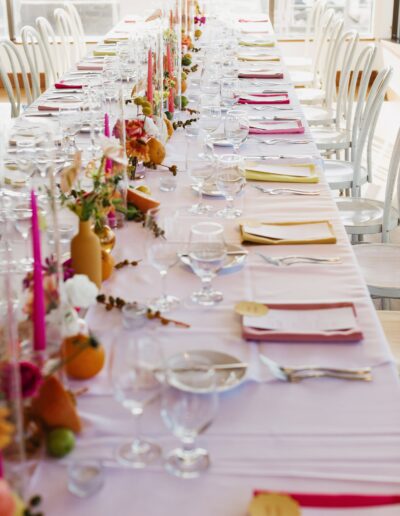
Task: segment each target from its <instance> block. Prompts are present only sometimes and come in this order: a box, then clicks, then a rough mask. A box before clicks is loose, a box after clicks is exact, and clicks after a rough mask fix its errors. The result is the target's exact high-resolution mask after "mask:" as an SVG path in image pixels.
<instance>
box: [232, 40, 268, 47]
mask: <svg viewBox="0 0 400 516" xmlns="http://www.w3.org/2000/svg"><path fill="white" fill-rule="evenodd" d="M239 45H240V46H242V47H274V46H275V41H264V42H261V43H258V42H256V41H239Z"/></svg>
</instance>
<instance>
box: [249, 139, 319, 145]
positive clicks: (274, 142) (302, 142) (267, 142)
mask: <svg viewBox="0 0 400 516" xmlns="http://www.w3.org/2000/svg"><path fill="white" fill-rule="evenodd" d="M257 141H259V142H260V143H265V145H279V144H281V143H288V144H293V145H306V144H307V143H312V140H289V139H287V138H286V139H282V140H279V139H278V138H271V139H269V140H257Z"/></svg>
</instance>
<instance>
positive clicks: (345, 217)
mask: <svg viewBox="0 0 400 516" xmlns="http://www.w3.org/2000/svg"><path fill="white" fill-rule="evenodd" d="M336 204H337V206H338V208H339V212H340V216H341V218H342V222H343V224H344V226H345V228H346V231H347V232H348V233H350V234H352V235H362V234H367V233H369V234H373V233H382V223H383V209H384V203H383V202H382V201H377V200H374V199H365V198H363V197H360V198H355V197H349V198H342V199H338V200H337V201H336ZM398 222H399V213H398V211H397V210H396V209H395V208H391V210H390V220H389V228H388V229H389V230H391V229H394V228H395V227H396V226H397V225H398Z"/></svg>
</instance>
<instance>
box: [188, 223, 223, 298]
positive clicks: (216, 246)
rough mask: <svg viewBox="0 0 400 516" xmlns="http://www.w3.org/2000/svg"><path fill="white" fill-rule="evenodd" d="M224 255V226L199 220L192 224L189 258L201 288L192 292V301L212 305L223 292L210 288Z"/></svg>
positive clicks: (221, 296) (221, 264)
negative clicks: (199, 280)
mask: <svg viewBox="0 0 400 516" xmlns="http://www.w3.org/2000/svg"><path fill="white" fill-rule="evenodd" d="M225 257H226V245H225V239H224V228H223V226H221V224H217V223H215V222H199V223H198V224H195V225H194V226H192V228H191V231H190V241H189V258H190V263H191V266H192V269H193V271H194V273H195V274H196V275H197V276H198V277H199V278H200V279H201V283H202V288H201V290H199V291H196V292H194V293H193V294H192V296H191V299H192V301H193V302H194V303H197V304H199V305H203V306H213V305H215V304H217V303H219V302H220V301H222V299H223V294H222V293H221V292H219V291H217V290H214V289H213V288H212V280H213V278H214V277H215V276H216V274H217V272H218V271H219V270H220V269H221V268H222V266H223V264H224V261H225Z"/></svg>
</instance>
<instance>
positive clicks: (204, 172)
mask: <svg viewBox="0 0 400 516" xmlns="http://www.w3.org/2000/svg"><path fill="white" fill-rule="evenodd" d="M194 150H197V149H196V147H195V146H192V148H191V149H188V152H187V157H186V170H187V173H188V175H189V177H190V178H191V180H192V183H193V184H194V185H196V186H197V191H198V193H199V196H200V200H199V202H198V203H196V204H193V205H192V206H191V207H190V208H189V213H193V214H194V215H206V214H207V213H210V211H211V210H212V208H211V206H209V205H208V204H206V203H205V202H204V195H203V188H204V185H205V183H206V182H207V180H209V179H211V177H212V176H213V174H214V166H213V163H211V162H210V161H208V160H204V159H203V160H202V159H199V155H198V153H197V152H194ZM191 154H194V155H191Z"/></svg>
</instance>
